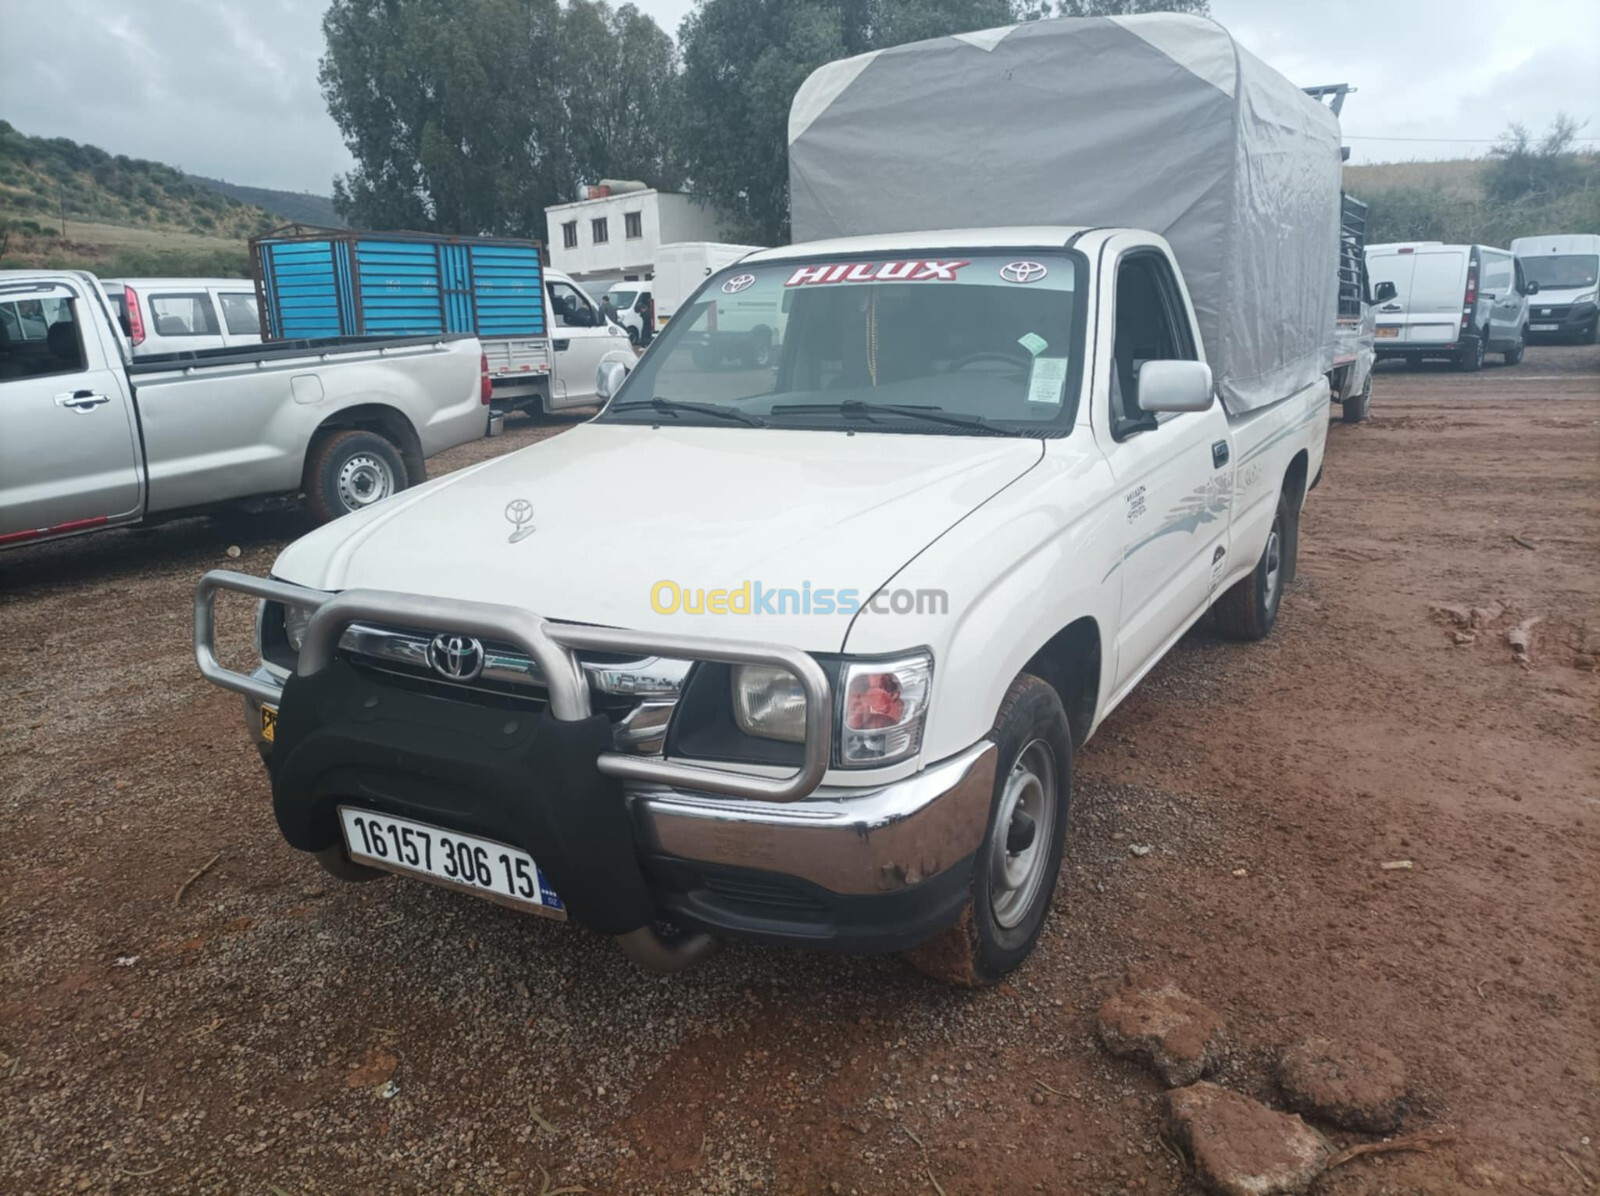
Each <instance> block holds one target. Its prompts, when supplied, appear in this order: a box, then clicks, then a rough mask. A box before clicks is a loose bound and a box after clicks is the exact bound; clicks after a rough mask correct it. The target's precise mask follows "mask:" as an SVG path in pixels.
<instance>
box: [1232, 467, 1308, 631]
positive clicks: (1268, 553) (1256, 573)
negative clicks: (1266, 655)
mask: <svg viewBox="0 0 1600 1196" xmlns="http://www.w3.org/2000/svg"><path fill="white" fill-rule="evenodd" d="M1294 518H1295V513H1294V504H1293V503H1292V502H1290V500H1289V495H1288V493H1287V491H1279V493H1278V512H1277V514H1276V515H1274V516H1273V517H1272V530H1271V531H1270V532H1269V533H1267V544H1266V547H1265V548H1263V549H1262V550H1261V559H1260V560H1258V561H1257V562H1256V567H1255V568H1254V569H1252V570H1250V575H1249V576H1248V577H1241V578H1240V579H1239V580H1238V581H1236V582H1234V583H1233V585H1231V586H1229V587H1228V589H1227V591H1226V592H1225V593H1224V594H1223V595H1222V597H1221V598H1218V599H1217V601H1216V605H1215V606H1214V607H1212V609H1213V610H1214V611H1216V619H1217V631H1218V633H1219V634H1221V635H1223V636H1226V637H1227V638H1228V639H1230V640H1263V639H1266V638H1267V636H1268V635H1270V634H1272V627H1273V624H1275V623H1276V622H1277V621H1278V607H1279V606H1280V605H1282V603H1283V583H1284V580H1285V579H1286V578H1287V577H1288V576H1289V575H1290V574H1292V573H1293V562H1292V561H1291V560H1290V559H1289V554H1290V553H1292V552H1293V551H1294V526H1293V524H1294Z"/></svg>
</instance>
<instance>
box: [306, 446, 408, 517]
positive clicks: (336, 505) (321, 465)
mask: <svg viewBox="0 0 1600 1196" xmlns="http://www.w3.org/2000/svg"><path fill="white" fill-rule="evenodd" d="M409 484H410V482H409V479H408V476H407V474H406V463H405V461H404V460H402V459H401V456H400V450H399V449H397V448H396V447H395V446H394V445H393V444H391V443H390V442H389V441H387V440H385V439H384V438H383V437H382V436H379V435H378V434H377V433H375V432H365V431H362V430H361V429H359V428H350V429H347V430H345V431H343V432H335V433H334V434H333V435H331V436H329V437H327V438H326V439H324V440H322V441H320V442H319V443H317V444H316V445H314V446H313V447H312V449H311V453H310V455H309V457H308V458H307V460H306V476H305V492H306V508H307V510H308V511H309V512H310V514H311V518H312V520H313V521H315V522H316V523H319V524H321V523H328V522H329V521H331V520H334V519H337V518H339V516H341V515H348V514H350V513H351V512H353V511H361V510H365V509H366V508H367V507H370V506H371V505H372V504H373V503H376V502H381V501H382V500H383V499H385V498H388V497H389V496H390V495H391V494H398V493H399V492H400V491H402V490H404V489H405V488H406V486H407V485H409Z"/></svg>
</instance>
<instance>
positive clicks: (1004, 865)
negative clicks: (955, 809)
mask: <svg viewBox="0 0 1600 1196" xmlns="http://www.w3.org/2000/svg"><path fill="white" fill-rule="evenodd" d="M1018 814H1025V815H1026V816H1027V817H1029V818H1031V819H1033V825H1034V832H1033V842H1031V843H1030V844H1028V846H1027V847H1026V848H1024V849H1023V850H1022V851H1019V852H1008V851H1007V850H1006V841H1007V838H1008V837H1009V832H1010V830H1011V825H1012V823H1013V822H1014V821H1016V819H1017V816H1018ZM1055 821H1056V763H1055V753H1054V752H1052V751H1051V750H1050V745H1049V744H1048V743H1046V742H1045V741H1044V740H1042V739H1035V740H1032V741H1031V742H1030V743H1028V745H1027V746H1026V747H1024V748H1023V749H1022V751H1021V752H1019V753H1018V754H1017V762H1016V763H1015V764H1013V765H1012V766H1011V774H1010V775H1009V776H1008V777H1007V778H1006V786H1005V789H1004V790H1003V791H1002V792H1001V794H1000V805H999V808H998V810H997V812H996V818H995V823H994V835H993V842H992V844H991V846H990V850H989V906H990V909H991V910H992V912H993V914H994V920H995V921H996V922H997V923H998V924H999V925H1000V926H1001V927H1002V928H1003V929H1005V930H1012V929H1014V928H1015V927H1017V926H1018V925H1020V924H1021V923H1022V921H1023V920H1024V919H1025V918H1026V917H1027V916H1028V914H1029V912H1030V911H1031V910H1032V909H1033V905H1034V902H1035V901H1037V900H1038V897H1039V893H1040V892H1041V890H1042V889H1043V888H1044V884H1045V879H1046V874H1047V872H1048V870H1049V862H1050V844H1051V842H1052V841H1053V839H1054V830H1055Z"/></svg>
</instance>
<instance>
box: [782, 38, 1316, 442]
mask: <svg viewBox="0 0 1600 1196" xmlns="http://www.w3.org/2000/svg"><path fill="white" fill-rule="evenodd" d="M1339 140H1340V138H1339V125H1338V121H1337V120H1336V119H1335V118H1334V116H1333V114H1332V113H1331V112H1330V111H1328V109H1327V108H1325V107H1324V106H1323V105H1322V104H1320V103H1318V102H1317V101H1315V100H1313V99H1312V98H1311V97H1309V96H1307V95H1306V94H1305V93H1304V92H1302V91H1301V90H1300V89H1299V88H1297V87H1296V86H1294V84H1292V83H1290V82H1289V81H1288V80H1287V79H1285V78H1284V77H1283V76H1282V75H1280V74H1278V72H1276V71H1274V70H1273V69H1272V68H1271V67H1269V66H1267V65H1266V64H1265V63H1263V62H1262V61H1261V60H1260V59H1258V58H1256V57H1255V56H1254V55H1252V54H1250V53H1249V52H1248V51H1246V50H1244V49H1243V48H1242V47H1240V46H1239V45H1238V44H1237V43H1236V42H1235V41H1234V40H1233V38H1232V37H1231V36H1229V34H1228V32H1227V31H1226V30H1225V29H1223V28H1222V27H1221V26H1220V25H1217V24H1215V23H1214V22H1212V21H1208V20H1204V19H1201V18H1199V17H1189V16H1179V15H1173V14H1156V15H1150V16H1132V17H1091V18H1085V19H1081V20H1080V19H1064V20H1051V21H1034V22H1029V23H1026V24H1022V25H1014V26H1011V27H1010V28H1006V29H992V30H987V31H984V32H981V33H967V34H961V35H959V36H956V37H942V38H935V39H934V40H932V41H925V42H916V43H913V44H911V45H906V46H898V47H895V48H894V49H890V50H880V51H876V52H874V53H871V54H863V55H860V56H858V57H856V58H847V59H843V60H841V61H838V62H832V63H829V64H828V65H827V66H824V67H822V68H820V69H819V70H817V71H816V72H814V73H813V74H812V75H811V77H810V78H809V79H807V80H806V82H805V83H804V85H802V87H801V88H800V91H799V92H798V93H797V94H796V96H795V99H794V105H793V107H792V109H791V111H790V115H789V179H790V198H791V205H792V207H791V218H792V223H793V230H794V239H795V240H796V241H813V240H820V239H824V238H828V237H847V236H856V235H860V234H867V233H887V232H912V231H923V230H928V229H942V228H972V227H996V226H1000V225H1011V224H1019V225H1028V224H1032V225H1038V224H1057V225H1091V226H1092V225H1111V226H1116V227H1130V228H1141V229H1146V230H1149V231H1151V232H1155V233H1160V234H1161V235H1162V236H1164V237H1166V239H1167V241H1168V242H1169V243H1170V244H1171V245H1172V248H1173V252H1174V253H1176V255H1177V258H1178V262H1179V264H1180V265H1181V266H1182V268H1183V273H1184V277H1185V279H1186V281H1187V282H1188V285H1189V295H1190V298H1191V299H1192V300H1193V301H1194V306H1195V311H1196V314H1197V315H1198V317H1199V322H1200V334H1201V336H1202V338H1203V339H1204V341H1205V349H1206V357H1207V359H1208V360H1209V361H1210V362H1211V366H1212V369H1213V370H1214V371H1215V374H1216V379H1217V390H1218V393H1219V394H1220V395H1221V397H1222V400H1223V402H1224V404H1225V405H1226V407H1227V408H1228V410H1229V411H1231V412H1233V413H1235V414H1238V413H1240V412H1243V411H1249V410H1253V409H1256V408H1259V407H1263V406H1266V405H1267V404H1269V403H1272V402H1276V401H1277V400H1279V399H1282V398H1284V397H1285V396H1287V395H1290V394H1293V393H1294V392H1295V391H1297V390H1300V389H1302V388H1303V387H1306V386H1309V385H1312V384H1313V383H1315V382H1316V380H1317V378H1318V377H1319V376H1320V375H1322V374H1324V373H1326V372H1327V371H1328V370H1329V369H1330V368H1332V365H1333V335H1334V325H1335V316H1336V311H1337V290H1338V259H1339V179H1340V157H1339Z"/></svg>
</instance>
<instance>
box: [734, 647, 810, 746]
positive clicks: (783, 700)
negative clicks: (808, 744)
mask: <svg viewBox="0 0 1600 1196" xmlns="http://www.w3.org/2000/svg"><path fill="white" fill-rule="evenodd" d="M731 677H732V681H733V721H734V722H736V723H737V724H738V725H739V730H741V731H743V732H744V733H745V734H746V735H754V736H756V737H757V738H760V739H781V740H783V741H785V742H786V743H804V742H805V740H806V693H805V690H803V689H801V688H800V680H799V678H798V677H796V676H795V675H794V674H793V673H789V672H786V671H784V670H783V669H774V668H769V667H768V666H766V665H759V664H742V665H737V666H735V668H734V669H733V672H732V673H731Z"/></svg>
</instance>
